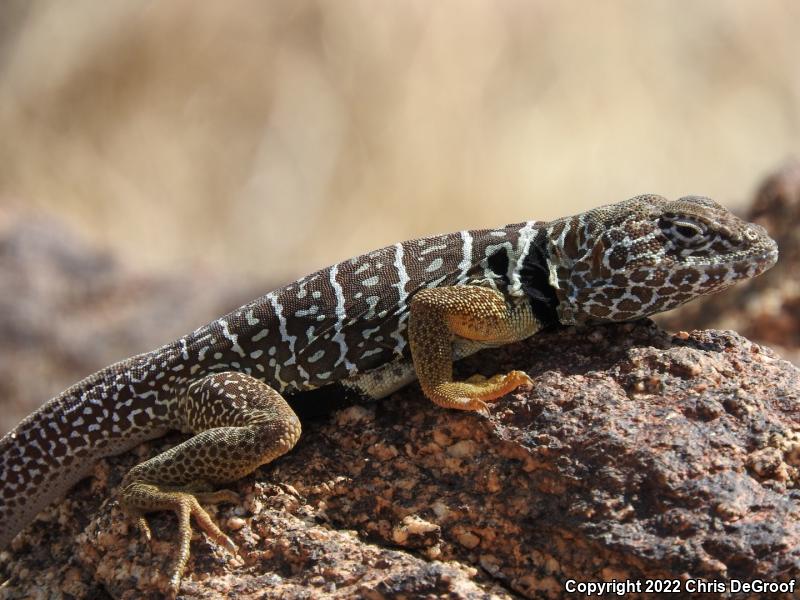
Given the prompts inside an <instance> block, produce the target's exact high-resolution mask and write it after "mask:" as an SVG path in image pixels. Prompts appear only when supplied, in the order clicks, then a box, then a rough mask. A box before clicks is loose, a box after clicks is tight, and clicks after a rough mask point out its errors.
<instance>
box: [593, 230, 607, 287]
mask: <svg viewBox="0 0 800 600" xmlns="http://www.w3.org/2000/svg"><path fill="white" fill-rule="evenodd" d="M605 251H606V246H605V244H603V240H602V239H598V240H597V243H596V244H595V245H594V248H592V256H591V259H592V260H591V266H592V269H591V274H592V279H600V273H601V270H602V268H603V254H605Z"/></svg>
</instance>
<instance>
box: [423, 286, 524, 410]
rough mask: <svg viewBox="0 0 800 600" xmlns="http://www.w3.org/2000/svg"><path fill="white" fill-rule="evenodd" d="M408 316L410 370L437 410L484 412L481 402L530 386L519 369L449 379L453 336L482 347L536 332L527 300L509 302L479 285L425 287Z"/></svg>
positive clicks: (451, 375)
mask: <svg viewBox="0 0 800 600" xmlns="http://www.w3.org/2000/svg"><path fill="white" fill-rule="evenodd" d="M410 313H411V314H410V319H409V324H408V338H409V345H410V346H411V358H412V360H413V361H414V369H415V371H416V373H417V378H418V379H419V382H420V385H421V386H422V391H423V392H424V393H425V395H426V396H427V397H428V398H429V399H431V400H432V401H433V402H435V403H436V404H438V405H439V406H443V407H445V408H458V409H461V410H486V402H490V401H492V400H496V399H498V398H500V397H501V396H503V395H505V394H507V393H509V392H511V391H513V390H515V389H516V388H518V387H520V386H522V385H530V384H531V383H532V381H531V378H530V377H528V375H527V374H525V373H523V372H522V371H511V372H509V373H501V374H497V375H494V376H493V377H490V378H489V379H486V378H485V377H483V376H481V375H473V376H472V377H470V378H469V379H467V380H466V381H454V380H453V354H454V352H453V348H454V344H453V342H454V340H455V337H454V336H459V338H461V339H462V340H471V341H473V342H479V343H480V344H482V345H485V346H486V347H490V346H496V345H502V344H508V343H511V342H515V341H518V340H522V339H525V338H526V337H529V336H530V335H533V334H534V333H536V331H538V330H539V329H540V324H539V322H538V321H537V319H536V317H535V316H534V315H533V311H532V309H531V307H530V305H529V304H528V303H527V302H524V301H522V302H518V303H515V304H511V303H509V302H508V301H507V300H506V298H505V297H504V296H503V294H501V293H500V292H498V291H496V290H492V289H488V288H484V287H479V286H470V285H464V286H453V287H441V288H429V289H426V290H422V291H420V292H419V293H417V294H416V295H415V296H414V298H413V300H412V302H411V307H410ZM480 344H479V345H480ZM456 349H457V348H456ZM456 354H457V352H456Z"/></svg>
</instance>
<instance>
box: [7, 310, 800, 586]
mask: <svg viewBox="0 0 800 600" xmlns="http://www.w3.org/2000/svg"><path fill="white" fill-rule="evenodd" d="M515 368H516V369H524V370H526V371H528V373H530V374H531V375H532V376H533V377H534V378H535V382H536V385H535V386H534V388H533V389H532V390H530V391H524V392H520V393H516V394H511V395H509V396H507V397H505V398H503V399H501V400H500V401H499V402H497V403H496V404H494V406H493V407H492V410H491V414H490V416H483V415H480V414H473V413H462V412H456V411H448V410H444V409H441V408H438V407H436V406H433V405H432V404H431V403H430V402H428V401H427V400H425V398H423V397H422V395H421V393H420V390H419V388H418V387H417V386H410V387H408V388H406V389H404V390H401V391H400V392H398V393H396V394H394V395H393V396H391V397H390V398H388V399H386V400H384V401H382V402H379V403H371V404H364V405H359V406H355V407H350V408H346V409H343V410H339V411H337V412H335V413H333V414H331V415H329V416H327V417H320V418H316V419H313V420H311V421H308V422H306V423H304V434H303V437H302V438H301V440H300V442H299V443H298V445H297V447H296V448H295V449H294V450H293V451H292V452H291V453H289V454H288V455H286V456H284V457H281V458H280V459H278V460H276V461H275V462H274V463H272V464H270V465H267V466H264V467H261V468H259V469H258V470H257V471H256V472H255V473H254V474H252V475H250V476H248V477H245V478H244V479H242V480H241V481H239V482H236V483H235V484H233V485H231V486H230V487H231V489H233V490H234V491H236V492H237V493H239V494H240V495H241V498H242V502H241V503H240V504H236V505H225V504H223V505H220V506H218V507H217V508H216V510H214V509H212V511H211V514H212V516H214V517H215V518H216V519H217V521H218V522H219V523H221V524H222V526H223V528H225V527H226V523H233V524H234V525H235V526H233V527H229V528H227V530H226V532H227V533H228V534H229V535H231V537H232V538H233V539H234V541H235V542H236V544H237V545H238V547H239V553H240V557H234V556H231V555H229V554H227V553H226V552H225V551H224V550H222V549H221V548H218V547H216V546H214V545H213V544H211V543H209V542H208V541H207V540H206V538H205V536H204V535H203V534H196V535H195V538H194V540H193V542H192V549H191V552H192V556H191V559H190V562H189V566H188V569H187V572H186V575H185V579H184V584H183V587H182V597H183V598H193V599H194V598H196V599H200V598H212V597H220V596H224V597H236V598H256V597H258V598H308V597H336V598H390V597H391V598H396V597H409V598H412V597H448V598H517V597H530V598H534V597H535V598H559V597H562V596H564V595H565V594H564V585H565V583H566V582H567V581H568V580H571V579H574V580H577V581H581V582H586V581H600V580H611V579H616V580H617V581H622V580H633V581H640V582H644V581H645V580H650V579H656V578H659V579H666V580H670V581H673V580H674V581H675V582H676V583H675V584H673V585H680V586H684V588H683V589H684V593H682V594H679V595H677V596H675V597H691V596H692V594H689V593H685V586H686V585H687V583H688V584H689V585H692V582H694V583H695V585H696V583H697V582H696V580H698V579H699V580H702V581H704V582H713V581H716V582H722V583H725V582H729V581H731V580H733V579H739V580H745V581H749V580H753V579H756V578H758V579H763V580H767V581H783V582H788V581H790V580H792V579H795V578H797V577H799V576H800V525H798V516H800V492H798V490H797V481H798V476H799V473H798V467H799V466H800V435H799V434H798V433H797V429H798V421H799V420H798V417H799V416H800V415H799V414H798V395H799V394H800V376H799V375H800V373H799V372H798V370H797V369H796V368H795V367H793V366H792V365H791V364H789V363H787V362H786V361H784V360H781V359H780V358H778V357H777V356H776V355H775V353H774V352H773V351H772V350H769V349H766V348H763V347H761V346H758V345H756V344H754V343H751V342H749V341H748V340H746V339H744V338H742V337H741V336H739V335H737V334H735V333H732V332H719V331H696V332H692V333H686V332H682V333H680V334H677V335H674V336H673V335H670V334H667V333H665V332H664V331H662V330H661V329H659V328H658V327H657V326H656V325H654V324H653V323H652V322H650V321H643V322H638V323H635V324H625V325H609V326H602V327H596V328H593V329H585V330H576V329H561V330H554V331H549V332H544V333H542V334H540V335H537V336H535V337H534V338H532V339H530V340H528V341H526V342H524V343H520V344H516V345H514V346H507V347H504V348H501V349H497V350H493V351H491V352H484V353H481V354H478V355H475V356H473V357H471V358H470V359H468V360H466V361H464V362H463V363H461V364H460V365H459V367H458V371H459V375H460V376H462V377H464V376H467V375H470V374H473V373H476V372H479V373H482V374H484V375H487V376H488V375H492V374H494V373H496V372H498V371H501V370H508V369H515ZM182 439H184V438H183V437H182V436H180V435H177V434H176V435H172V436H169V437H167V438H164V439H162V440H157V441H154V442H152V443H150V444H146V445H143V446H141V447H139V448H138V449H137V450H136V451H134V452H129V453H127V454H125V455H122V456H119V457H115V458H112V459H108V460H105V461H103V462H102V463H101V464H100V465H99V466H98V469H97V470H96V477H95V478H93V479H90V480H87V481H84V482H82V483H81V484H79V485H78V486H77V487H76V488H75V489H73V491H72V492H71V493H70V494H69V495H68V497H67V499H66V500H65V501H64V502H62V503H60V504H58V505H56V506H54V507H51V508H50V509H49V510H47V511H45V512H44V513H43V514H42V515H41V516H40V517H39V518H38V519H37V521H36V522H35V523H34V524H33V525H32V526H30V527H29V528H27V529H26V530H25V531H24V532H23V534H22V535H21V536H19V537H18V538H17V540H16V542H15V544H14V546H13V548H12V549H11V551H10V552H7V553H5V554H4V555H3V556H2V559H1V560H0V565H1V567H0V568H2V572H3V573H4V574H5V575H6V576H8V577H10V580H9V582H8V583H6V585H5V587H3V588H2V595H1V597H3V598H21V597H26V598H27V597H31V598H36V597H41V598H48V597H58V594H59V593H61V594H66V593H70V594H72V595H73V596H74V597H77V598H97V597H101V598H105V597H112V598H156V597H158V594H159V590H160V589H161V586H163V584H164V581H165V578H166V576H165V573H166V572H167V571H168V569H169V568H170V565H171V564H172V561H173V559H174V556H175V550H176V544H175V537H176V520H175V517H174V516H173V515H172V514H169V513H155V514H153V515H151V516H150V524H151V527H152V529H153V536H154V539H153V541H152V542H151V543H149V544H148V543H147V542H145V540H144V539H143V537H142V536H141V535H140V534H139V532H138V531H137V530H136V528H135V527H134V526H133V524H132V523H131V522H130V521H129V520H128V519H127V518H126V517H125V516H124V515H123V514H122V513H121V511H120V509H119V506H118V505H117V503H116V500H115V498H114V494H115V490H116V486H117V485H118V484H119V482H120V480H121V479H122V477H123V475H124V473H125V472H126V470H127V469H128V468H130V467H131V466H132V465H133V464H135V463H137V462H139V461H141V460H143V459H144V458H146V457H149V456H152V455H154V454H155V453H157V452H160V451H161V450H163V449H165V448H166V447H168V446H171V445H173V444H175V443H178V442H179V441H181V440H182ZM722 583H718V585H722ZM641 585H644V583H642V584H641ZM42 590H49V591H42ZM645 596H647V595H645V594H639V595H637V594H629V595H628V596H626V597H632V598H635V597H645ZM647 597H652V595H649V596H647ZM697 597H702V598H722V597H724V594H722V593H721V590H719V589H717V591H716V592H715V593H707V594H702V595H699V594H698V595H697ZM771 597H774V596H771Z"/></svg>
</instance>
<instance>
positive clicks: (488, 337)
mask: <svg viewBox="0 0 800 600" xmlns="http://www.w3.org/2000/svg"><path fill="white" fill-rule="evenodd" d="M777 258H778V248H777V245H776V243H775V242H774V241H773V240H772V239H771V238H770V237H769V235H768V234H767V233H766V231H765V230H764V229H763V228H762V227H760V226H758V225H755V224H751V223H747V222H745V221H743V220H741V219H739V218H738V217H736V216H734V215H733V214H732V213H731V212H729V211H728V210H726V209H725V208H724V207H723V206H721V205H719V204H718V203H716V202H714V201H713V200H711V199H708V198H704V197H700V196H687V197H683V198H680V199H677V200H668V199H666V198H664V197H661V196H657V195H642V196H637V197H634V198H631V199H629V200H625V201H622V202H619V203H616V204H610V205H606V206H601V207H598V208H594V209H591V210H588V211H586V212H583V213H581V214H577V215H574V216H570V217H564V218H560V219H556V220H553V221H549V222H535V221H528V222H523V223H518V224H513V225H506V226H504V227H499V228H496V229H485V230H470V231H460V232H456V233H451V234H446V235H440V236H433V237H425V238H421V239H415V240H410V241H406V242H401V243H398V244H394V245H392V246H387V247H385V248H382V249H380V250H375V251H373V252H368V253H366V254H363V255H361V256H357V257H355V258H352V259H350V260H345V261H343V262H340V263H337V264H335V265H333V266H331V267H328V268H326V269H322V270H320V271H317V272H315V273H312V274H311V275H308V276H306V277H303V278H301V279H299V280H297V281H295V282H293V283H290V284H289V285H286V286H285V287H283V288H281V289H278V290H276V291H273V292H271V293H268V294H266V295H265V296H262V297H261V298H259V299H257V300H255V301H253V302H251V303H249V304H246V305H244V306H242V307H241V308H239V309H237V310H234V311H233V312H231V313H229V314H227V315H225V316H223V317H221V318H219V319H216V320H215V321H213V322H211V323H210V324H208V325H205V326H203V327H200V328H198V329H196V330H195V331H194V332H192V333H190V334H188V335H186V336H184V337H181V338H179V339H178V340H176V341H174V342H172V343H169V344H166V345H164V346H162V347H161V348H158V349H157V350H154V351H152V352H148V353H145V354H140V355H137V356H134V357H132V358H129V359H127V360H124V361H121V362H118V363H116V364H114V365H111V366H109V367H107V368H105V369H102V370H101V371H98V372H97V373H95V374H93V375H91V376H89V377H87V378H86V379H83V380H82V381H80V382H78V383H76V384H75V385H73V386H72V387H70V388H69V389H67V390H65V391H64V392H62V393H61V394H59V395H58V396H56V397H55V398H53V399H52V400H50V401H49V402H47V403H45V404H44V405H43V406H42V407H41V408H39V409H38V410H37V411H36V412H34V413H33V414H31V415H29V416H28V417H27V418H25V419H24V420H23V421H22V422H21V423H20V424H19V425H17V427H16V428H15V429H13V430H12V431H11V432H9V433H8V434H6V435H5V436H4V437H3V438H2V440H0V549H2V548H4V547H7V546H9V544H10V542H11V540H12V539H13V538H14V537H15V535H16V534H17V533H18V532H19V531H20V530H21V529H22V528H23V527H24V526H25V525H26V524H27V523H28V522H30V521H31V520H32V519H33V518H34V517H35V516H36V514H37V513H38V512H39V511H40V510H42V509H43V508H44V507H46V506H47V505H48V504H50V503H51V502H53V501H54V500H56V499H58V498H59V497H61V496H62V495H63V494H64V493H65V492H66V491H67V490H68V489H69V488H70V487H71V486H72V485H74V484H75V483H76V482H77V481H79V480H80V479H82V478H84V477H86V476H88V474H89V473H90V471H91V469H92V466H93V465H94V463H96V462H97V461H98V460H99V459H100V458H102V457H106V456H110V455H115V454H119V453H122V452H124V451H126V450H128V449H130V448H132V447H134V446H136V445H137V444H139V443H141V442H143V441H145V440H149V439H154V438H157V437H160V436H162V435H164V434H166V433H167V432H168V431H170V430H180V431H183V432H186V433H190V434H193V435H192V437H189V438H188V439H187V440H186V441H184V442H183V443H180V444H179V445H177V446H174V447H172V448H171V449H169V450H166V451H165V452H163V453H161V454H159V455H157V456H155V457H153V458H150V459H149V460H147V461H145V462H143V463H140V464H138V465H136V466H134V467H133V468H132V469H131V470H130V471H129V472H128V473H127V474H126V475H125V477H124V478H123V480H122V483H121V484H120V487H119V490H118V495H119V502H120V506H121V508H122V509H123V511H124V512H125V514H127V515H129V516H130V518H132V519H134V520H135V521H136V522H137V524H138V526H139V528H140V529H141V531H142V534H143V535H144V536H145V538H147V539H150V530H149V527H148V525H147V521H146V519H145V516H144V515H145V514H146V513H148V512H154V511H162V510H163V511H174V512H175V513H176V515H177V518H178V522H179V530H178V538H179V548H178V553H177V556H176V559H175V561H174V566H173V567H172V569H171V573H170V574H169V577H168V584H167V585H168V591H169V594H170V595H171V596H175V595H176V594H177V592H178V590H179V587H180V582H181V577H182V575H183V571H184V569H185V566H186V564H187V561H188V559H189V542H190V538H191V518H192V517H193V518H194V519H195V521H196V523H197V524H198V525H199V527H200V528H201V529H202V530H203V531H204V532H205V533H206V534H207V535H208V536H209V537H210V538H211V539H212V540H213V541H215V542H216V543H218V544H220V545H222V546H223V547H225V548H226V549H228V550H229V551H231V552H233V553H235V552H236V546H235V544H234V542H233V541H232V540H231V539H230V538H229V537H228V536H227V535H226V534H225V533H224V532H223V531H221V530H220V528H219V527H218V526H217V525H216V524H215V523H214V521H213V520H212V519H211V517H210V516H209V515H208V513H207V512H206V511H205V509H204V508H203V507H202V504H208V503H210V504H213V503H217V502H223V501H228V502H235V501H236V500H237V496H236V494H234V493H233V492H231V491H229V490H225V489H222V490H216V488H217V487H218V486H220V485H223V484H225V483H229V482H232V481H235V480H237V479H239V478H241V477H242V476H244V475H246V474H248V473H250V472H252V471H254V470H255V469H256V468H257V467H259V466H260V465H263V464H266V463H269V462H270V461H272V460H274V459H276V458H277V457H279V456H281V455H282V454H284V453H286V452H288V451H289V450H291V448H292V447H293V446H294V445H295V444H296V443H297V441H298V439H299V437H300V434H301V423H300V420H299V418H298V416H297V414H296V412H295V411H294V410H293V409H292V406H301V405H304V404H305V405H308V404H313V403H315V402H327V400H324V399H323V396H320V395H319V392H326V393H328V394H330V393H333V395H334V396H336V395H338V394H341V395H355V396H357V397H360V398H364V399H380V398H384V397H386V396H389V395H390V394H392V393H393V392H394V391H396V390H398V389H400V388H401V387H403V386H405V385H408V384H410V383H412V382H413V381H415V380H417V381H418V382H419V385H420V387H421V390H422V392H423V394H424V395H425V396H426V397H427V398H428V399H430V400H431V401H433V402H434V403H435V404H437V405H439V406H441V407H445V408H450V409H459V410H465V411H482V412H485V411H488V410H489V403H491V402H494V401H497V400H498V399H499V398H501V397H503V396H504V395H506V394H508V393H510V392H512V391H514V390H516V389H517V388H519V387H521V386H530V385H532V380H531V378H530V377H529V376H528V375H527V374H526V373H525V372H522V371H511V372H509V373H499V374H496V375H494V376H492V377H490V378H485V377H483V376H479V375H476V376H473V377H470V378H468V379H466V380H464V381H458V380H454V377H453V362H454V361H456V360H459V359H461V358H464V357H466V356H469V355H471V354H473V353H475V352H477V351H479V350H481V349H483V348H488V347H496V346H499V345H504V344H509V343H512V342H516V341H519V340H523V339H525V338H527V337H529V336H532V335H534V334H535V333H536V332H538V331H540V330H541V329H543V328H545V327H550V326H559V325H584V324H592V323H595V322H621V321H631V320H635V319H640V318H643V317H646V316H648V315H652V314H655V313H658V312H661V311H665V310H668V309H671V308H674V307H676V306H678V305H680V304H683V303H685V302H687V301H689V300H691V299H693V298H696V297H698V296H700V295H703V294H709V293H713V292H718V291H720V290H722V289H724V288H726V287H728V286H730V285H732V284H734V283H735V282H737V281H740V280H743V279H747V278H749V277H754V276H756V275H759V274H761V273H762V272H764V271H765V270H767V269H769V268H770V267H771V266H772V265H773V264H775V262H776V261H777ZM327 397H330V395H328V396H327ZM287 400H288V401H289V402H291V403H292V404H291V405H290V403H289V402H287Z"/></svg>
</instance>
